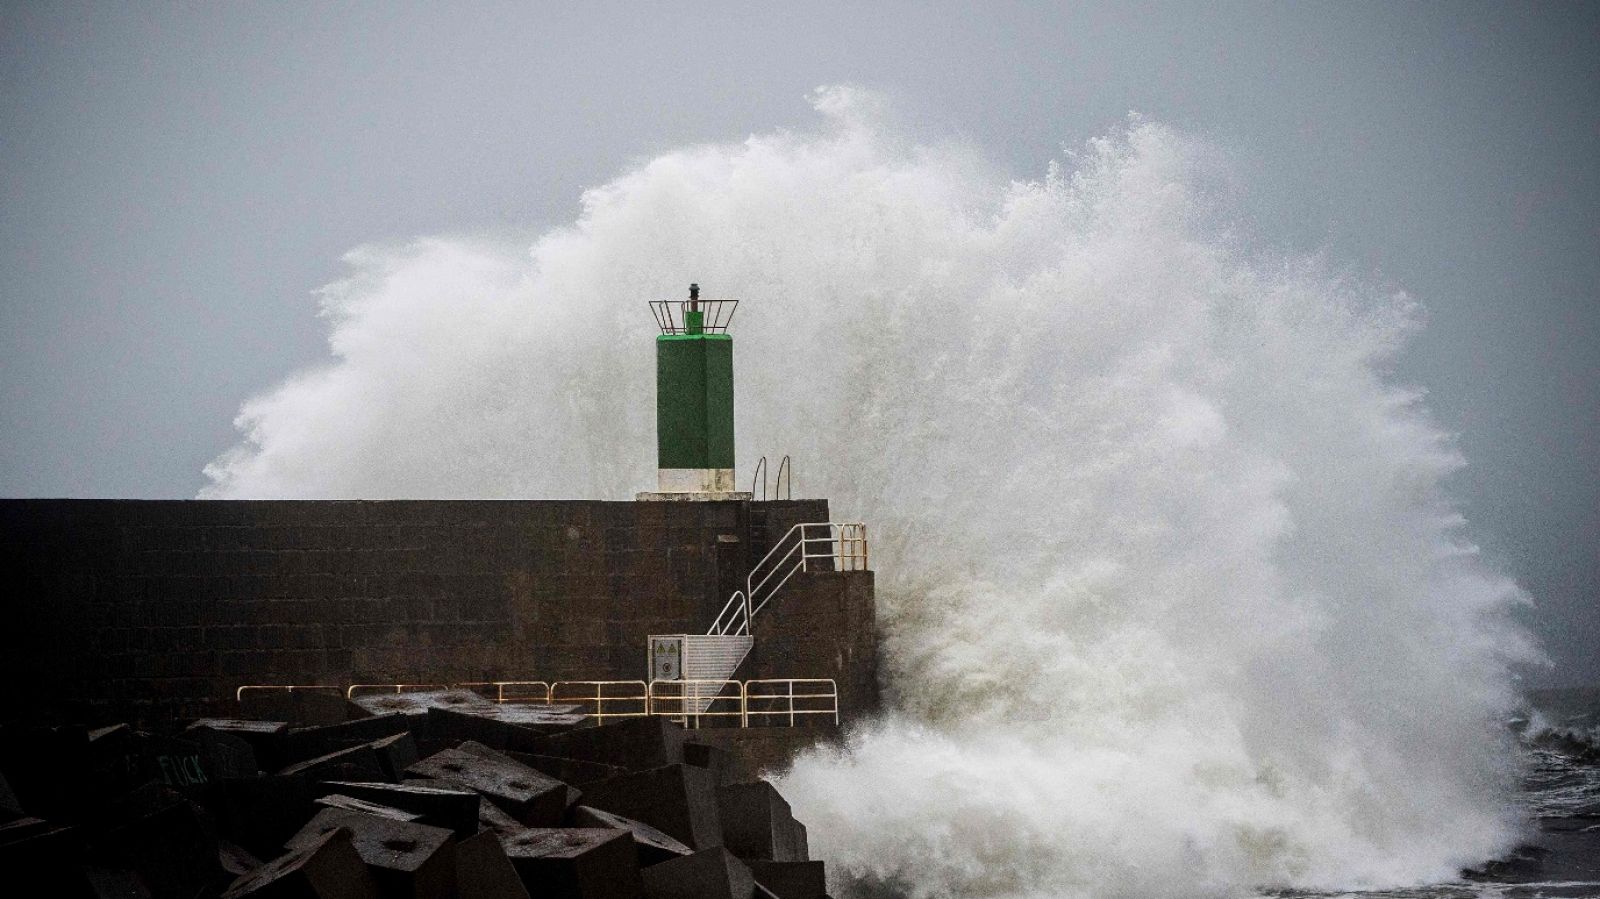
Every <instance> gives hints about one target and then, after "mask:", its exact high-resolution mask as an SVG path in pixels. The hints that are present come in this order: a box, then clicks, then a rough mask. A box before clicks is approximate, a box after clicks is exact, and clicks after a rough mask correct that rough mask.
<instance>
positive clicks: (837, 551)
mask: <svg viewBox="0 0 1600 899" xmlns="http://www.w3.org/2000/svg"><path fill="white" fill-rule="evenodd" d="M818 529H823V531H822V533H821V535H820V536H816V537H813V536H808V535H809V534H810V533H811V532H813V531H816V530H818ZM796 534H798V535H799V536H798V537H795V535H796ZM791 537H795V539H793V540H792V541H791V540H790V538H791ZM818 545H821V546H825V547H826V549H824V550H822V551H813V549H814V547H815V546H818ZM780 550H782V551H783V552H782V553H781V555H780V554H779V551H780ZM821 559H829V560H831V561H832V563H833V570H834V571H866V570H867V565H868V558H867V526H866V525H865V524H864V523H862V522H859V521H849V522H833V521H816V522H804V523H801V524H797V525H794V526H793V527H791V528H789V530H788V531H786V532H785V533H784V535H783V537H781V538H780V539H779V540H778V541H777V542H776V543H774V544H773V545H772V548H771V549H769V550H767V554H766V555H765V556H762V557H761V561H759V562H757V563H756V564H755V565H754V567H752V568H751V569H750V573H749V575H747V576H746V577H745V589H744V590H741V591H736V592H735V593H734V594H733V595H732V596H730V597H728V601H727V603H725V604H724V605H723V607H722V611H720V612H718V613H717V617H716V618H715V619H714V620H713V621H712V623H711V629H710V630H708V631H706V633H707V634H710V635H712V636H726V635H729V634H735V635H743V634H748V633H750V623H751V620H752V619H754V618H755V616H756V613H757V612H760V611H761V610H762V609H764V608H766V607H767V603H769V602H771V601H772V597H774V596H776V595H777V593H778V591H779V590H782V589H783V586H784V584H787V583H789V579H790V578H792V577H794V576H795V573H796V572H801V571H809V570H810V569H811V562H812V560H821ZM763 571H765V573H763ZM758 574H759V575H761V579H760V580H759V581H757V580H756V576H757V575H758ZM773 578H778V582H777V583H776V584H774V585H773V586H772V587H771V588H770V589H769V588H768V586H767V585H768V584H771V583H772V580H773ZM758 595H759V601H757V597H758ZM741 605H742V606H743V607H744V608H743V611H740V608H739V607H740V606H741Z"/></svg>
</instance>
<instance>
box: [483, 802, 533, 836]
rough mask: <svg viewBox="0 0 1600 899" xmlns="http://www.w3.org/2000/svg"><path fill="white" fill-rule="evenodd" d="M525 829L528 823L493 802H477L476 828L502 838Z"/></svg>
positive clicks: (514, 834)
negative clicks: (507, 812) (502, 809)
mask: <svg viewBox="0 0 1600 899" xmlns="http://www.w3.org/2000/svg"><path fill="white" fill-rule="evenodd" d="M527 829H528V825H526V824H523V823H522V822H521V821H518V820H517V819H516V818H513V817H511V816H510V815H508V814H506V813H505V812H503V811H501V810H500V807H499V806H497V805H495V804H494V803H492V802H480V803H478V830H479V831H480V832H483V833H492V834H495V835H496V836H499V837H500V838H502V839H504V838H506V837H512V836H516V835H517V834H519V833H522V832H523V831H524V830H527Z"/></svg>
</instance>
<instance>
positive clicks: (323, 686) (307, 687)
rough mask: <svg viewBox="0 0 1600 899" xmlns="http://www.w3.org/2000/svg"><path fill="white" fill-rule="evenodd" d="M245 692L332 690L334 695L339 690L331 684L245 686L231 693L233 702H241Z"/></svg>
mask: <svg viewBox="0 0 1600 899" xmlns="http://www.w3.org/2000/svg"><path fill="white" fill-rule="evenodd" d="M246 690H260V691H262V692H264V693H266V692H277V693H294V692H300V693H305V692H307V691H309V690H332V691H333V692H334V693H338V692H339V688H338V687H336V686H333V685H331V684H245V685H244V686H242V687H240V688H239V689H237V690H235V691H234V692H233V701H234V702H239V701H240V700H243V699H244V691H246Z"/></svg>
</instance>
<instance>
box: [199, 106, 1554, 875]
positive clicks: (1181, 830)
mask: <svg viewBox="0 0 1600 899" xmlns="http://www.w3.org/2000/svg"><path fill="white" fill-rule="evenodd" d="M814 103H815V105H816V107H817V109H818V111H819V114H820V120H821V121H820V123H819V125H818V126H817V127H816V129H815V130H814V131H810V132H805V133H786V132H780V133H773V134H764V135H758V136H755V137H752V138H750V139H749V140H747V141H745V142H743V143H739V144H730V145H716V146H704V147H695V148H689V149H684V150H680V151H676V152H672V153H668V154H665V155H662V156H659V157H657V158H655V159H651V160H649V161H646V162H643V163H641V164H640V165H639V166H638V167H636V168H635V169H633V170H632V171H629V172H627V173H625V174H623V175H621V176H620V177H618V178H617V179H615V180H614V181H612V182H611V183H609V184H606V185H605V186H603V187H600V188H597V189H594V190H592V191H589V192H588V193H587V194H585V196H584V198H583V205H584V208H583V212H582V214H581V215H580V216H579V218H578V220H577V222H576V224H574V225H573V226H571V227H570V228H565V229H560V230H556V231H552V232H550V233H547V234H545V235H543V236H542V237H540V238H539V239H538V241H537V242H536V243H535V244H534V246H533V248H532V253H531V256H530V255H529V254H528V253H527V252H526V248H524V247H505V246H498V245H494V244H492V243H489V242H486V241H478V240H466V239H450V238H435V239H427V240H420V241H417V242H415V243H412V244H409V245H405V246H397V247H384V248H379V247H369V248H363V249H360V250H357V251H355V252H353V253H352V254H350V256H349V258H348V261H349V263H350V267H351V274H350V276H349V277H348V278H347V279H346V280H344V281H341V282H339V283H336V284H333V285H330V286H329V287H327V288H326V289H324V291H323V292H322V298H321V299H322V304H323V310H324V314H325V315H326V316H327V318H328V320H329V328H330V343H331V347H332V350H333V359H332V361H331V362H330V363H329V365H328V366H327V367H325V368H322V369H319V370H317V371H312V372H306V373H303V374H301V375H298V376H296V377H295V378H293V379H291V380H290V381H289V382H287V383H286V384H284V385H282V386H280V387H279V388H277V389H275V390H273V391H271V392H269V393H267V394H265V395H263V396H260V397H258V398H256V399H253V400H251V401H250V402H249V403H247V404H246V405H245V407H244V409H243V411H242V413H241V415H240V417H239V420H238V424H239V427H240V430H241V431H242V433H243V435H244V439H243V442H242V443H241V444H240V445H239V446H238V447H236V448H235V449H233V450H231V451H229V452H228V453H226V454H224V455H223V456H222V457H221V458H219V459H218V460H217V461H216V462H214V463H213V464H212V465H211V466H209V467H208V468H207V470H206V474H207V476H208V477H209V479H210V484H209V486H208V487H206V489H205V490H204V491H202V495H205V496H214V497H369V498H375V497H508V498H510V497H557V498H570V497H606V498H614V499H621V498H629V497H631V495H632V493H633V492H634V491H635V490H639V489H647V488H649V487H650V486H651V485H652V484H653V478H654V459H653V447H654V440H653V428H654V421H653V405H652V404H653V397H654V380H653V350H652V347H651V338H652V335H653V334H654V333H655V327H654V323H653V321H652V320H651V317H650V315H649V314H648V312H647V311H646V309H645V308H644V301H645V300H647V299H660V298H678V297H680V296H682V295H683V293H684V288H685V286H686V285H687V284H688V283H689V282H690V281H698V282H700V283H701V284H702V285H703V286H704V287H705V290H706V294H707V295H709V296H712V297H721V296H732V297H737V298H740V299H742V300H743V301H744V303H743V305H742V306H741V308H740V310H739V313H738V316H737V317H736V318H735V320H734V327H733V333H734V335H735V346H736V366H737V376H738V384H739V387H738V397H737V402H738V409H737V417H738V421H737V427H738V435H739V446H740V453H741V459H740V462H741V466H740V470H741V471H742V472H744V473H745V474H744V475H743V476H746V477H747V476H748V472H749V471H750V470H751V466H752V464H753V461H754V459H755V458H756V457H757V456H758V455H761V454H766V455H768V456H772V457H776V456H777V455H781V454H783V453H790V454H792V455H793V456H794V458H795V460H796V466H797V472H798V475H797V478H796V484H797V488H798V489H797V495H799V494H804V495H808V496H824V497H828V498H830V499H831V500H832V501H833V508H834V514H835V517H836V518H841V519H845V518H862V519H864V520H866V521H867V522H868V523H869V526H870V528H871V533H872V535H873V539H874V543H873V562H874V564H873V567H874V568H875V569H876V570H877V572H878V601H879V615H880V620H881V622H882V624H883V626H884V627H885V629H886V658H885V667H886V672H887V674H886V676H887V686H888V688H889V690H890V693H891V695H892V697H893V702H894V705H895V711H893V712H892V713H890V714H889V715H888V716H887V717H885V718H884V719H883V720H881V721H879V722H875V723H873V724H871V725H869V726H867V727H864V728H863V729H861V730H860V731H859V732H857V733H855V734H853V735H852V737H851V738H850V740H849V746H848V749H847V750H845V751H835V750H823V751H816V752H812V753H811V754H809V755H807V756H805V757H803V758H802V759H801V760H800V761H799V762H798V763H797V764H796V765H795V767H794V769H793V770H792V771H791V772H790V773H788V774H787V775H786V776H785V777H784V779H783V781H782V783H781V788H782V790H783V791H784V794H785V795H786V796H788V797H789V798H790V799H791V801H792V802H793V804H794V806H795V812H796V814H797V816H798V817H800V818H801V819H802V820H803V821H805V822H806V824H807V825H808V826H809V828H810V833H811V840H812V850H813V853H814V855H815V856H816V857H819V858H825V859H826V860H827V861H828V863H829V867H830V872H831V873H832V874H833V875H835V877H836V879H837V880H838V883H837V884H836V890H837V891H842V892H849V891H850V890H852V889H856V888H857V885H859V884H866V885H867V886H868V887H869V888H870V887H871V886H872V885H874V884H876V885H879V886H885V885H887V886H888V887H890V888H892V889H894V890H897V891H902V892H904V893H907V894H909V895H915V896H950V895H953V896H1039V897H1045V896H1050V897H1055V896H1080V895H1082V896H1194V895H1232V894H1238V893H1240V892H1248V891H1250V890H1251V889H1253V888H1256V887H1278V886H1292V887H1300V888H1349V887H1359V886H1363V885H1398V884H1410V883H1421V882H1428V881H1436V880H1440V879H1448V878H1451V877H1453V876H1454V875H1455V873H1456V872H1457V870H1458V869H1459V868H1460V867H1461V866H1463V865H1466V864H1470V863H1474V862H1477V861H1480V860H1482V859H1484V858H1486V857H1488V856H1491V855H1493V854H1495V853H1496V852H1498V851H1500V850H1502V849H1504V848H1506V847H1507V846H1508V845H1509V844H1510V843H1511V842H1512V841H1513V840H1514V839H1515V836H1516V832H1517V828H1518V821H1517V818H1516V814H1515V812H1514V811H1513V806H1512V805H1511V804H1510V802H1509V796H1510V794H1511V792H1512V791H1513V790H1514V788H1515V779H1516V770H1515V758H1514V755H1513V753H1512V751H1511V749H1510V744H1509V738H1508V737H1507V736H1506V734H1505V733H1504V729H1503V728H1502V727H1501V721H1502V720H1503V719H1504V717H1505V715H1506V713H1507V712H1508V711H1509V709H1510V708H1511V706H1512V705H1513V704H1514V697H1513V694H1512V690H1511V686H1510V681H1509V677H1508V675H1507V666H1508V664H1510V663H1511V662H1512V661H1514V660H1517V659H1526V658H1530V657H1532V656H1533V655H1534V650H1533V648H1532V647H1531V646H1530V645H1529V644H1528V642H1527V640H1526V638H1525V636H1524V635H1523V634H1522V633H1521V632H1520V631H1519V630H1517V629H1516V628H1515V627H1514V626H1512V625H1511V624H1510V622H1509V619H1508V617H1507V616H1508V612H1509V609H1510V608H1511V607H1512V606H1514V605H1515V604H1517V603H1519V602H1522V601H1523V599H1522V595H1521V594H1520V592H1519V591H1518V590H1517V588H1516V587H1515V585H1513V584H1512V583H1511V582H1510V581H1508V580H1507V579H1506V578H1504V577H1503V576H1501V575H1500V574H1498V573H1497V572H1495V571H1493V570H1490V569H1489V568H1488V567H1486V566H1485V565H1484V563H1483V562H1482V561H1481V560H1480V559H1479V557H1478V555H1477V553H1476V551H1475V550H1474V548H1473V547H1472V546H1471V545H1470V543H1469V542H1468V541H1467V538H1466V536H1465V535H1464V533H1463V522H1462V521H1461V519H1460V517H1459V515H1458V514H1457V513H1456V511H1455V509H1454V508H1453V507H1452V505H1451V503H1450V501H1449V499H1448V497H1447V496H1446V494H1445V492H1444V491H1443V489H1442V487H1441V482H1442V481H1443V480H1444V479H1445V478H1446V477H1447V476H1448V475H1449V474H1450V473H1451V472H1452V471H1454V470H1455V469H1457V468H1458V467H1459V466H1460V465H1461V464H1462V462H1461V460H1460V458H1459V457H1458V456H1457V454H1456V452H1455V450H1454V449H1453V447H1452V444H1451V441H1450V439H1449V438H1448V435H1445V434H1443V433H1441V432H1440V431H1439V430H1438V428H1437V427H1436V426H1434V425H1433V424H1432V423H1431V422H1430V421H1429V419H1428V416H1427V414H1426V411H1425V409H1424V407H1423V405H1422V403H1421V394H1420V392H1418V391H1415V390H1411V389H1407V388H1404V387H1401V386H1397V385H1396V384H1394V383H1392V382H1391V381H1389V380H1387V379H1386V375H1385V373H1386V368H1387V365H1388V363H1389V360H1390V359H1391V358H1392V357H1393V356H1394V354H1395V353H1397V352H1398V351H1400V350H1401V349H1402V347H1403V344H1404V341H1405V338H1406V335H1407V334H1408V333H1409V332H1410V331H1411V330H1412V329H1413V328H1414V327H1415V326H1416V323H1417V317H1418V313H1417V310H1416V308H1415V307H1414V305H1413V303H1412V302H1411V301H1410V300H1408V299H1407V298H1406V297H1405V296H1404V295H1403V294H1399V293H1396V292H1394V291H1393V290H1391V289H1386V288H1381V287H1374V286H1372V285H1370V284H1365V283H1362V282H1360V281H1359V280H1354V279H1351V278H1349V277H1346V276H1344V275H1343V274H1341V273H1340V272H1339V271H1338V270H1337V268H1335V267H1333V266H1330V265H1328V264H1325V263H1323V262H1322V261H1319V260H1317V259H1306V258H1289V257H1286V256H1285V255H1283V254H1282V253H1279V252H1274V251H1272V250H1271V249H1269V248H1263V247H1262V246H1261V245H1260V244H1259V243H1257V242H1254V241H1253V240H1252V238H1251V236H1250V235H1249V234H1248V233H1241V232H1243V230H1244V229H1241V228H1238V227H1236V226H1235V225H1234V224H1233V222H1234V219H1233V216H1234V206H1233V205H1232V202H1231V200H1230V197H1232V196H1234V193H1233V192H1234V191H1237V190H1239V189H1240V188H1239V182H1240V180H1241V174H1240V172H1239V171H1238V169H1237V167H1235V166H1233V165H1232V164H1230V162H1229V161H1228V160H1227V159H1226V158H1225V155H1224V154H1222V153H1219V152H1218V151H1217V150H1216V149H1215V148H1213V147H1211V146H1209V145H1208V144H1206V143H1205V142H1203V141H1200V140H1197V139H1195V138H1192V137H1190V136H1187V135H1185V134H1182V133H1180V132H1176V131H1174V130H1171V129H1169V128H1166V127H1163V126H1161V125H1159V124H1154V123H1149V122H1143V121H1138V120H1133V121H1130V122H1129V123H1127V124H1126V125H1125V126H1124V127H1122V128H1120V129H1118V130H1116V131H1115V132H1114V133H1112V134H1110V135H1108V136H1106V137H1104V138H1102V139H1099V140H1095V141H1092V142H1090V143H1088V144H1087V145H1086V146H1084V147H1082V148H1080V149H1079V150H1078V151H1077V152H1075V153H1071V154H1068V155H1066V156H1064V157H1063V159H1061V160H1059V161H1057V162H1055V163H1052V164H1051V165H1050V166H1049V168H1048V170H1047V172H1046V173H1045V174H1044V175H1043V176H1042V177H1041V178H1039V179H1038V180H1033V181H1026V182H1013V181H1009V180H1007V179H1006V178H1005V177H1004V176H1001V175H998V174H997V173H995V172H994V171H993V170H991V169H990V168H988V167H987V166H986V164H985V163H984V161H983V159H982V158H981V156H980V155H978V154H977V153H976V152H974V151H973V150H971V149H970V148H968V147H965V146H962V145H959V144H949V145H929V144H926V143H918V142H915V141H912V140H910V139H907V138H906V137H904V136H903V135H901V134H900V133H898V132H897V131H896V129H894V128H893V127H892V126H889V125H886V124H884V118H883V116H882V115H881V114H880V113H879V112H878V111H877V109H876V101H875V100H874V99H873V98H872V97H870V96H865V95H862V94H860V93H859V92H856V91H853V90H850V89H845V88H832V89H825V90H821V91H819V92H818V93H817V95H816V97H815V98H814ZM536 164H537V162H536V161H530V165H536ZM1244 189H1245V190H1247V189H1248V188H1244ZM533 673H536V672H530V674H533ZM806 673H807V672H796V674H797V675H804V674H806Z"/></svg>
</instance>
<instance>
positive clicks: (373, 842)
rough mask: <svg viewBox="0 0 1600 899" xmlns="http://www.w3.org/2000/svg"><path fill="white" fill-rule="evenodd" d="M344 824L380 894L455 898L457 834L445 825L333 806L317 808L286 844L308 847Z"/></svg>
mask: <svg viewBox="0 0 1600 899" xmlns="http://www.w3.org/2000/svg"><path fill="white" fill-rule="evenodd" d="M339 828H345V829H347V830H349V831H350V836H351V842H352V843H353V844H354V845H355V849H356V854H357V855H359V856H361V861H363V862H365V863H366V866H367V868H368V869H369V870H370V871H371V872H372V878H373V880H374V881H375V882H376V883H377V885H378V892H379V893H380V894H381V895H383V896H385V897H405V899H450V897H453V896H454V895H455V893H456V855H455V852H456V842H455V835H454V834H452V833H451V832H450V831H448V830H445V829H444V828H442V827H429V826H427V825H426V824H417V823H415V822H410V821H395V820H392V819H389V818H380V817H377V816H375V815H368V814H364V813H362V812H355V811H350V810H348V809H336V808H328V809H323V810H322V811H320V812H318V813H317V816H316V817H315V818H312V819H311V821H310V822H308V823H307V824H306V826H305V827H303V828H301V829H300V832H299V833H297V834H295V835H294V836H293V837H291V838H290V839H289V842H288V843H287V844H285V847H284V848H286V849H290V850H294V849H302V848H305V847H306V846H308V845H311V844H312V843H314V842H316V841H318V840H320V839H322V837H323V836H325V835H326V834H328V833H329V832H331V831H334V830H337V829H339Z"/></svg>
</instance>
